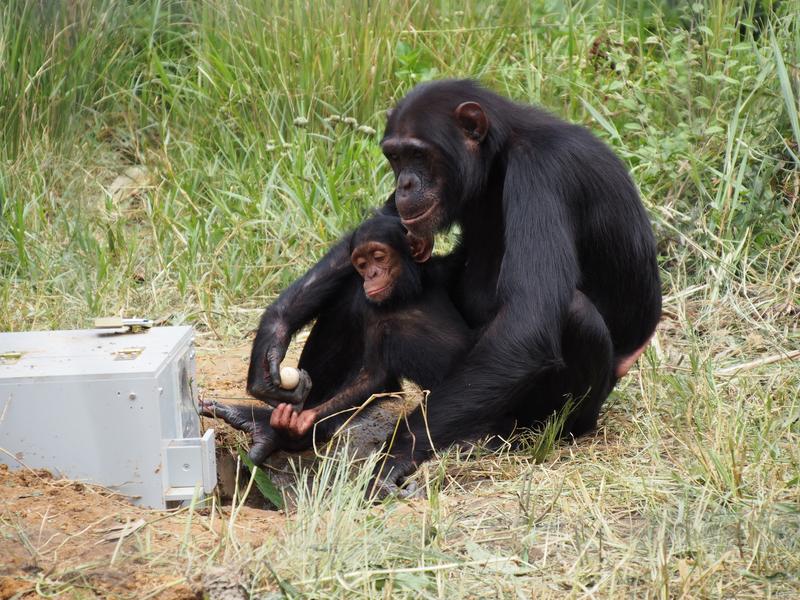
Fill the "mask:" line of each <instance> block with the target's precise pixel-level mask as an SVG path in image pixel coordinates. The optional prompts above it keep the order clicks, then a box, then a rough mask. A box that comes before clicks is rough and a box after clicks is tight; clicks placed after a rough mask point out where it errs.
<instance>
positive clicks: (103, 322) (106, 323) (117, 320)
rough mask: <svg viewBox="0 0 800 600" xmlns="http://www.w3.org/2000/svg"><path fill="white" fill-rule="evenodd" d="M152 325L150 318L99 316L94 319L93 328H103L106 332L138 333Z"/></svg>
mask: <svg viewBox="0 0 800 600" xmlns="http://www.w3.org/2000/svg"><path fill="white" fill-rule="evenodd" d="M152 326H153V321H151V320H150V319H138V318H136V317H134V318H131V319H127V318H125V317H99V318H97V319H95V320H94V327H95V329H105V330H107V333H139V332H141V331H146V330H147V329H150V328H151V327H152Z"/></svg>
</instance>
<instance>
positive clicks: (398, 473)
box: [367, 463, 426, 501]
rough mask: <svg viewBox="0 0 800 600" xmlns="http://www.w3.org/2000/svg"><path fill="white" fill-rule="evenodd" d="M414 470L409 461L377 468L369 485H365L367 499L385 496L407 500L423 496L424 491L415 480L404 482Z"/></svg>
mask: <svg viewBox="0 0 800 600" xmlns="http://www.w3.org/2000/svg"><path fill="white" fill-rule="evenodd" d="M413 472H414V466H413V465H412V464H410V463H400V464H397V463H395V464H393V465H389V464H386V465H384V466H383V468H381V467H379V468H378V469H377V473H376V475H375V476H374V477H373V479H372V482H371V483H370V485H369V487H367V499H368V500H372V501H380V500H385V499H387V498H400V499H401V500H408V499H413V498H425V497H426V495H425V491H424V489H423V488H420V487H419V486H418V485H417V484H416V482H414V481H409V482H408V483H407V484H404V482H405V478H406V477H407V476H408V475H410V474H411V473H413Z"/></svg>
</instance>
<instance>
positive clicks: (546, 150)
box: [248, 81, 661, 479]
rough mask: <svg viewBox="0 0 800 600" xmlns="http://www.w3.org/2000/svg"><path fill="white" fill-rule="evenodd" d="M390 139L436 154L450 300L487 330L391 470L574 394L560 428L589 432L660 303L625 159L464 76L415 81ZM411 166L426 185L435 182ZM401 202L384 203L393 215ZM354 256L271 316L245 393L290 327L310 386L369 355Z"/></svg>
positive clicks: (526, 420) (331, 258)
mask: <svg viewBox="0 0 800 600" xmlns="http://www.w3.org/2000/svg"><path fill="white" fill-rule="evenodd" d="M465 101H474V102H478V103H479V104H480V105H481V107H482V108H483V110H484V112H485V114H486V115H487V117H488V120H489V130H488V134H487V135H486V137H485V139H483V140H482V141H481V142H480V143H478V144H473V146H472V148H471V147H470V138H469V136H467V135H465V132H464V130H463V129H462V128H461V126H460V124H459V121H458V120H457V119H456V118H454V113H455V110H456V107H457V106H458V105H459V104H461V103H462V102H465ZM399 133H402V134H403V136H406V137H409V138H410V137H413V138H416V139H419V140H423V141H424V142H426V143H427V144H428V145H430V146H431V147H432V148H434V149H435V150H436V155H437V157H438V160H439V161H440V163H441V164H440V165H439V169H440V173H442V174H444V175H443V176H444V179H445V180H446V181H445V185H444V186H443V188H442V193H441V198H440V200H441V202H442V203H443V204H442V208H443V210H444V217H443V219H442V220H441V222H440V223H439V228H443V227H448V226H449V225H451V224H453V223H459V224H460V226H461V230H462V236H461V240H460V242H459V244H458V246H457V248H456V249H455V251H454V253H453V255H451V256H450V257H449V258H448V259H447V261H446V264H447V265H449V266H447V280H448V281H449V282H450V283H449V293H450V297H451V298H452V301H453V303H454V304H455V306H456V308H457V309H458V311H459V312H460V313H461V315H462V316H463V318H464V319H465V320H466V322H467V324H468V325H469V326H470V327H471V328H474V329H477V330H479V332H480V335H479V337H478V339H477V341H476V343H475V344H474V347H473V348H472V349H471V351H470V352H469V353H468V354H467V356H466V357H465V358H464V359H463V360H461V361H459V362H458V365H457V367H456V368H455V369H453V370H452V372H451V373H450V374H449V376H448V377H447V378H446V379H445V380H444V381H442V382H441V383H439V384H437V385H434V386H433V388H432V390H431V394H430V397H429V400H428V407H427V424H426V423H425V422H424V420H423V414H422V411H415V412H414V413H413V414H412V415H411V416H410V418H409V423H410V426H411V432H410V434H407V435H404V436H403V437H402V438H401V439H400V441H399V443H398V444H396V445H395V447H394V448H393V450H392V454H393V456H394V458H393V459H392V461H391V462H390V464H389V466H390V467H391V468H393V475H391V477H392V478H394V479H396V478H397V477H398V476H402V475H403V474H405V473H407V472H409V471H411V470H413V468H414V467H415V465H416V464H417V463H419V462H420V461H422V460H425V459H426V458H427V457H429V456H430V453H431V448H430V445H429V443H428V439H429V437H428V433H430V438H431V439H432V440H433V443H434V444H435V446H436V447H438V448H444V447H447V446H448V445H449V444H451V443H453V442H461V441H468V440H473V439H476V438H478V437H481V436H485V435H491V434H507V433H508V432H510V431H511V429H512V428H513V427H514V426H515V425H523V426H528V425H533V424H535V423H537V422H541V421H542V420H544V419H546V418H547V417H548V416H549V415H551V414H552V413H553V411H554V410H558V409H559V408H560V407H562V406H563V405H564V403H565V401H566V398H568V397H569V396H572V397H575V398H578V399H581V401H580V404H579V406H578V409H577V411H576V412H575V414H574V415H573V417H572V419H571V420H570V421H569V423H568V432H570V433H573V434H576V435H577V434H580V433H582V432H584V431H587V430H589V429H591V428H593V427H594V426H595V423H596V419H597V415H598V413H599V410H600V406H601V405H602V403H603V401H604V400H605V398H606V397H607V396H608V394H609V392H610V391H611V389H612V387H613V386H614V383H615V381H616V378H615V374H614V372H615V366H616V365H617V364H618V363H619V361H620V360H621V359H622V358H623V357H626V356H628V355H630V354H631V353H632V352H634V351H635V350H636V349H637V348H639V347H640V346H642V344H644V343H645V342H646V341H647V339H648V338H649V336H650V335H651V334H652V332H653V331H654V329H655V326H656V323H657V321H658V319H659V315H660V310H661V290H660V281H659V275H658V266H657V263H656V251H655V244H654V240H653V235H652V231H651V227H650V224H649V222H648V219H647V215H646V213H645V211H644V208H643V206H642V203H641V201H640V199H639V196H638V193H637V191H636V188H635V186H634V184H633V182H632V181H631V178H630V177H629V175H628V173H627V171H626V169H625V167H624V165H623V164H622V163H621V162H620V161H619V160H618V159H617V158H616V156H614V154H613V153H612V152H611V151H610V150H609V148H608V147H606V146H605V145H604V144H603V143H602V142H600V141H599V140H598V139H597V138H595V137H594V136H593V135H592V134H591V133H589V131H587V130H586V129H584V128H582V127H579V126H576V125H571V124H568V123H565V122H563V121H561V120H559V119H557V118H556V117H554V116H552V115H550V114H548V113H545V112H543V111H541V110H538V109H536V108H533V107H530V106H526V105H520V104H516V103H514V102H511V101H509V100H507V99H506V98H503V97H501V96H498V95H497V94H494V93H492V92H490V91H488V90H486V89H484V88H482V87H480V86H479V85H477V84H476V83H474V82H472V81H438V82H432V83H426V84H423V85H420V86H418V87H417V88H415V89H414V90H412V91H411V92H410V93H409V94H408V95H407V96H406V97H405V98H404V99H402V100H401V101H400V102H399V103H398V105H397V108H396V109H395V110H394V111H393V112H392V114H391V116H390V118H389V120H388V124H387V128H386V134H387V136H397V135H399ZM404 139H405V138H404ZM430 164H433V162H432V161H431V163H430ZM415 169H417V171H416V172H415V173H417V175H415V177H416V179H415V181H417V182H420V184H421V185H422V186H425V185H429V184H430V182H432V181H433V180H434V178H433V176H432V175H431V173H426V172H425V171H424V168H421V167H415ZM395 172H396V174H398V175H399V171H398V169H395ZM394 200H395V198H394V194H393V195H392V197H390V198H389V201H388V202H387V204H386V205H385V206H384V208H383V209H382V210H383V211H384V212H387V213H393V214H394V213H396V206H395V201H394ZM347 251H348V245H347V242H344V243H340V244H338V245H337V246H335V247H334V248H333V249H332V250H331V251H330V253H329V254H328V255H327V256H326V257H324V258H323V259H322V260H321V261H320V262H319V263H318V264H317V265H316V266H315V267H314V268H312V269H311V270H310V271H309V272H308V273H307V274H306V275H305V276H303V277H302V278H301V279H300V280H298V281H297V282H295V283H294V284H293V285H292V286H291V287H290V288H288V289H287V290H286V291H285V292H284V293H283V294H281V296H280V297H279V298H278V300H277V301H276V302H275V303H274V304H273V305H272V306H270V307H269V308H268V309H267V311H266V312H265V314H264V316H263V318H262V321H261V325H260V328H259V332H258V335H257V336H256V341H255V343H254V346H253V355H252V359H251V365H250V373H249V376H248V389H249V390H250V392H251V393H253V394H254V395H256V396H258V395H259V386H261V385H262V383H261V382H263V381H264V380H265V375H266V373H265V366H267V367H269V368H270V370H272V371H273V372H274V371H275V364H276V363H275V360H274V359H275V358H276V357H277V358H278V359H280V358H282V357H283V354H284V353H285V350H286V346H287V345H288V341H289V338H290V336H291V334H292V333H293V332H294V331H296V330H297V329H298V328H299V327H301V326H302V325H303V324H305V323H307V322H308V321H310V320H311V319H313V318H314V317H317V324H316V325H315V326H314V330H313V332H312V335H311V337H310V338H309V340H308V343H307V344H306V347H305V350H304V351H303V357H302V359H301V366H303V367H304V368H307V369H308V370H309V373H310V374H311V376H312V379H313V381H314V390H313V391H312V395H313V394H321V393H324V390H325V389H326V388H327V389H328V390H330V389H331V387H336V385H337V384H338V383H339V382H340V381H341V378H342V377H346V376H347V375H343V373H350V372H352V370H353V369H357V368H359V367H360V366H361V365H362V364H364V361H363V358H364V357H363V342H362V341H361V340H359V339H357V338H358V337H359V336H358V332H360V331H361V329H360V328H359V327H357V326H353V325H352V324H351V323H350V322H349V321H348V318H346V317H344V318H343V315H346V313H347V312H348V310H349V307H350V306H351V301H352V299H353V294H357V293H360V289H357V288H358V287H359V286H358V284H357V282H355V281H354V279H353V273H352V269H351V268H350V265H349V260H348V259H349V257H348V252H347ZM444 279H445V278H444V277H443V278H442V280H444ZM423 346H424V344H423ZM354 349H358V350H356V351H354ZM265 356H266V357H267V361H268V362H267V363H266V365H265ZM270 358H271V359H272V360H271V361H270V360H269V359H270ZM390 383H391V384H394V383H396V382H390ZM389 387H391V385H389ZM426 427H427V430H426Z"/></svg>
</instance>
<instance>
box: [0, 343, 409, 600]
mask: <svg viewBox="0 0 800 600" xmlns="http://www.w3.org/2000/svg"><path fill="white" fill-rule="evenodd" d="M298 356H299V352H298V350H297V348H296V347H295V348H294V349H293V350H292V351H291V353H290V356H289V359H287V364H292V363H293V360H292V359H294V362H296V359H297V357H298ZM248 359H249V347H240V348H234V349H228V350H224V351H222V350H205V351H202V350H201V351H200V352H199V353H198V359H197V360H198V364H197V366H198V383H199V386H200V389H201V393H203V394H205V395H206V396H207V397H209V398H213V399H215V400H222V401H241V402H248V400H247V399H246V396H245V391H244V384H245V378H246V373H247V361H248ZM406 405H407V402H405V401H403V400H402V399H400V400H389V401H382V402H380V403H376V405H375V406H374V407H372V408H371V409H370V410H368V411H365V413H364V414H363V415H362V416H360V417H358V418H356V419H354V420H353V424H352V425H351V426H350V429H351V431H352V435H351V438H353V439H354V441H355V444H356V446H357V447H359V448H362V449H363V450H364V451H369V450H371V449H373V448H376V447H378V446H379V445H380V444H381V443H382V442H383V441H384V440H385V438H386V435H387V433H388V431H390V430H391V428H392V427H393V426H394V423H395V421H396V419H397V418H398V415H400V414H401V413H402V411H403V409H404V407H405V406H406ZM203 425H204V427H212V426H213V427H214V429H215V430H216V438H217V448H218V464H219V469H218V471H219V477H220V480H221V484H222V485H221V486H219V487H220V488H223V493H222V496H223V497H224V496H225V493H226V492H227V493H230V491H231V488H232V486H233V483H232V481H231V477H232V476H234V475H233V474H235V464H236V462H235V458H232V457H234V456H235V452H234V450H233V449H234V448H236V447H239V446H244V447H246V446H247V445H248V444H249V440H248V439H247V436H246V435H245V434H243V433H241V432H238V431H235V430H233V429H232V428H230V427H228V426H227V425H225V424H224V423H222V422H221V421H217V420H213V419H203ZM295 457H296V455H294V456H292V455H288V454H285V453H279V454H278V455H276V456H275V457H273V458H272V459H270V462H269V465H268V467H269V472H270V474H271V476H272V479H273V480H274V481H275V482H276V483H277V484H278V485H288V484H290V483H291V482H293V481H294V475H293V471H292V469H291V466H290V461H291V460H293V459H294V458H295ZM306 457H307V458H308V460H313V451H311V452H308V453H306ZM232 469H233V471H232ZM223 504H224V503H223ZM247 504H248V505H247V506H244V507H242V508H241V511H240V513H239V514H238V516H237V518H236V520H235V535H236V537H237V540H238V541H239V542H240V543H251V544H253V545H258V544H259V543H260V542H261V541H262V540H264V539H265V538H267V537H268V536H274V535H276V534H277V533H278V532H279V531H280V530H281V529H282V527H283V526H284V524H285V519H286V516H285V513H284V512H282V511H270V510H261V509H260V508H255V507H265V506H267V504H266V502H265V501H263V499H260V498H258V497H257V493H255V492H251V494H250V498H248V502H247ZM186 510H187V509H179V510H176V511H158V510H151V509H144V508H138V507H135V506H133V505H131V504H130V503H128V502H127V500H126V499H125V498H124V497H122V496H119V495H117V494H115V493H113V492H111V491H110V490H107V489H105V488H102V487H100V486H94V485H89V484H85V483H81V482H75V481H69V480H65V479H62V480H56V479H54V478H53V477H52V476H51V475H50V474H49V473H48V472H46V471H42V470H37V471H33V470H30V469H26V468H21V469H19V470H16V471H10V470H9V469H8V468H7V467H5V466H4V465H0V600H3V599H10V598H34V597H40V595H41V594H49V595H57V596H58V597H80V598H92V597H98V598H145V597H149V598H166V599H169V600H179V599H188V598H202V597H203V593H204V590H205V592H206V593H209V592H210V591H211V590H210V588H209V586H212V587H213V585H216V584H214V583H213V582H210V580H209V581H205V580H203V581H201V580H200V579H199V578H198V577H197V574H196V573H192V572H183V571H181V570H180V569H182V568H183V567H182V565H184V564H185V563H186V561H179V560H178V561H176V560H175V558H176V556H179V555H180V553H181V551H182V549H185V548H186V547H187V545H191V548H192V549H194V550H197V551H200V552H202V551H203V550H210V549H212V548H214V547H215V546H216V545H217V544H218V540H219V539H220V536H223V535H225V530H226V528H227V527H228V525H229V521H228V519H227V518H226V516H227V515H229V514H230V507H229V506H224V505H223V506H220V503H217V506H216V508H215V513H214V514H213V515H212V514H211V511H210V509H202V510H200V511H199V512H198V514H196V515H195V516H194V517H193V518H192V520H191V524H190V525H187V521H188V520H187V518H186ZM125 527H127V528H128V529H127V530H126V529H125ZM121 534H126V535H121ZM206 579H207V578H206Z"/></svg>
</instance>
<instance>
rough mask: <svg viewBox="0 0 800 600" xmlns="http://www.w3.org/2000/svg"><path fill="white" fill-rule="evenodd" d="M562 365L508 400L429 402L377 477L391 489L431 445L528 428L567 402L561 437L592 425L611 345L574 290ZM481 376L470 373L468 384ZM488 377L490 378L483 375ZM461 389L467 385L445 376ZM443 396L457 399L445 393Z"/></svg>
mask: <svg viewBox="0 0 800 600" xmlns="http://www.w3.org/2000/svg"><path fill="white" fill-rule="evenodd" d="M562 359H563V364H564V366H563V367H552V368H550V369H547V370H546V371H544V372H539V373H538V374H533V375H531V377H530V378H528V379H526V378H525V377H522V378H520V380H519V381H518V383H517V385H515V386H514V388H513V389H512V390H511V391H510V395H511V399H510V400H511V401H510V402H508V403H504V402H492V398H487V399H486V402H485V403H459V404H442V403H437V402H430V403H428V404H427V405H426V406H423V407H420V408H418V409H416V410H415V411H414V412H412V413H411V415H409V418H408V423H409V427H408V429H407V430H405V431H403V432H402V434H401V435H400V436H399V439H398V440H397V441H396V443H395V446H394V447H393V448H392V449H390V451H389V452H390V454H391V455H392V457H393V458H392V460H391V461H390V462H389V463H387V465H388V468H390V469H392V474H389V475H388V476H387V473H385V472H384V473H382V474H381V478H383V479H384V483H388V485H389V486H391V485H392V484H394V483H397V480H398V477H400V478H402V476H404V475H406V474H408V473H410V472H412V471H413V470H414V468H415V464H416V463H418V462H419V461H421V460H425V458H427V457H428V456H429V454H430V451H431V443H430V440H433V445H434V447H436V448H437V449H445V448H446V447H447V446H449V445H450V444H452V443H455V442H464V441H473V440H477V439H479V438H481V437H484V436H487V435H500V436H505V435H508V434H509V433H510V432H511V431H512V430H513V428H514V426H515V425H517V426H523V427H528V426H532V425H536V424H537V423H542V422H543V421H544V420H545V419H547V418H548V417H550V416H551V415H553V414H554V413H555V412H556V411H558V410H560V409H561V408H563V407H564V406H565V404H566V403H567V401H568V399H569V398H570V397H571V398H574V399H575V401H577V402H578V404H577V407H576V408H575V409H574V412H573V413H572V415H571V416H570V417H569V418H568V419H567V423H566V426H565V431H564V433H565V434H573V435H580V434H581V433H585V432H586V431H589V430H591V429H592V428H594V427H595V425H596V423H597V417H598V414H599V412H600V407H601V406H602V404H603V401H604V400H605V399H606V397H607V396H608V394H609V393H610V391H611V388H612V387H613V386H614V383H615V382H616V379H615V378H614V364H613V346H612V343H611V336H610V335H609V332H608V328H607V327H606V325H605V322H604V321H603V318H602V316H601V315H600V313H599V312H598V311H597V309H596V308H595V306H594V305H593V304H592V303H591V301H590V300H589V299H588V298H587V297H586V296H584V295H583V294H582V293H580V292H576V293H575V296H574V297H573V300H572V303H571V304H570V309H569V313H568V315H567V317H566V321H565V323H564V327H563V330H562ZM480 376H481V374H472V375H471V377H472V378H473V380H474V379H475V378H477V377H480ZM486 376H487V377H488V378H491V376H492V374H491V373H490V374H488V375H486ZM451 381H455V384H456V385H461V386H463V387H464V388H465V389H466V388H468V387H469V384H468V383H466V382H464V381H458V380H457V379H456V378H451ZM447 397H450V398H453V397H458V396H457V395H451V394H447ZM504 405H510V406H512V407H513V408H512V410H511V411H502V409H501V410H500V412H498V411H497V410H495V412H491V411H492V408H493V407H494V408H495V409H497V408H498V407H502V406H504Z"/></svg>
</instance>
